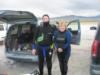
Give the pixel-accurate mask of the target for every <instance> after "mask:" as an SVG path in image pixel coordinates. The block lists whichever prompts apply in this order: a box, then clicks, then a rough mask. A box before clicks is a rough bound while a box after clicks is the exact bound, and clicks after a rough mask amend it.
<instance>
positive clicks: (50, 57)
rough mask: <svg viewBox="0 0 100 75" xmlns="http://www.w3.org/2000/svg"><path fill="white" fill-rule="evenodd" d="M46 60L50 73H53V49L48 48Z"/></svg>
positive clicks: (49, 74)
mask: <svg viewBox="0 0 100 75" xmlns="http://www.w3.org/2000/svg"><path fill="white" fill-rule="evenodd" d="M46 62H47V68H48V75H52V72H51V71H52V52H51V50H50V49H49V50H46Z"/></svg>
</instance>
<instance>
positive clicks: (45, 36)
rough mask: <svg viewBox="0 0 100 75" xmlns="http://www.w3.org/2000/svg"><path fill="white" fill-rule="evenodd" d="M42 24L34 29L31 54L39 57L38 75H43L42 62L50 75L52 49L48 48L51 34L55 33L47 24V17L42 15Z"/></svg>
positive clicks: (50, 42) (51, 41) (51, 37)
mask: <svg viewBox="0 0 100 75" xmlns="http://www.w3.org/2000/svg"><path fill="white" fill-rule="evenodd" d="M42 20H43V23H41V24H40V26H38V27H37V28H36V31H35V34H34V40H33V44H32V54H33V55H35V54H36V52H37V54H38V57H39V71H40V75H43V67H44V66H43V65H44V62H46V63H47V69H48V75H52V73H51V70H52V52H53V51H52V49H51V48H50V46H51V45H52V43H53V33H54V31H55V29H56V28H55V26H53V25H51V24H50V23H49V16H48V15H43V17H42Z"/></svg>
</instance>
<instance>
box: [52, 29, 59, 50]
mask: <svg viewBox="0 0 100 75" xmlns="http://www.w3.org/2000/svg"><path fill="white" fill-rule="evenodd" d="M56 37H57V31H55V32H54V38H53V41H54V46H55V48H58V44H57V42H56Z"/></svg>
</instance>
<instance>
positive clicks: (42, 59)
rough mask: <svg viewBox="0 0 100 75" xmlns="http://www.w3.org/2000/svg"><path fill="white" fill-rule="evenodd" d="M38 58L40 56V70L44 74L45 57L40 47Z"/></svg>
mask: <svg viewBox="0 0 100 75" xmlns="http://www.w3.org/2000/svg"><path fill="white" fill-rule="evenodd" d="M38 58H39V72H40V75H43V67H44V65H43V64H44V57H43V53H42V50H41V49H39V48H38Z"/></svg>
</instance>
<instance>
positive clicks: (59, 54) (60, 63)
mask: <svg viewBox="0 0 100 75" xmlns="http://www.w3.org/2000/svg"><path fill="white" fill-rule="evenodd" d="M57 55H58V60H59V66H60V71H61V75H64V60H63V59H64V55H63V52H62V53H57Z"/></svg>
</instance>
